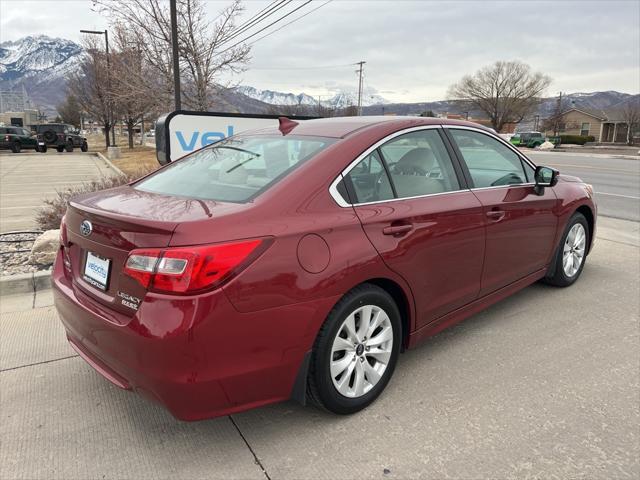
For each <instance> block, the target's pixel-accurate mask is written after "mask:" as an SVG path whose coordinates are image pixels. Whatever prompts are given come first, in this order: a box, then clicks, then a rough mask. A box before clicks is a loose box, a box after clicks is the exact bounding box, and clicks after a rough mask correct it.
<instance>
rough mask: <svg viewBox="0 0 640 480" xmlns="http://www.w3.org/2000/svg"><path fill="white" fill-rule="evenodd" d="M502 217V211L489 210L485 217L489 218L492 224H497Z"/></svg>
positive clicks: (503, 212) (503, 214)
mask: <svg viewBox="0 0 640 480" xmlns="http://www.w3.org/2000/svg"><path fill="white" fill-rule="evenodd" d="M504 216H505V211H504V210H489V211H488V212H487V217H489V218H490V219H491V220H493V221H494V222H499V221H500V220H502V219H503V218H504Z"/></svg>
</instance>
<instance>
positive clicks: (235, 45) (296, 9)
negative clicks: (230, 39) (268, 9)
mask: <svg viewBox="0 0 640 480" xmlns="http://www.w3.org/2000/svg"><path fill="white" fill-rule="evenodd" d="M311 2H312V0H307V1H306V2H304V3H303V4H302V5H300V6H299V7H296V8H294V9H293V10H291V11H290V12H289V13H287V14H286V15H283V16H282V17H280V18H278V19H277V20H275V21H273V22H271V23H270V24H269V25H267V26H266V27H263V28H261V29H260V30H258V31H257V32H255V33H252V34H251V35H249V36H247V37H245V38H243V39H242V40H240V41H239V42H237V43H234V44H233V45H231V46H230V47H228V48H225V49H224V50H222V51H220V52H218V55H220V54H222V53H224V52H227V51H229V50H231V49H233V48H235V47H237V46H238V45H240V44H242V43H245V42H246V41H247V40H249V39H250V38H252V37H255V36H256V35H258V34H259V33H260V32H263V31H265V30H266V29H267V28H269V27H271V26H272V25H275V24H276V23H278V22H280V21H281V20H284V19H285V18H287V17H288V16H289V15H292V14H294V13H295V12H297V11H298V10H300V9H301V8H303V7H305V6H306V5H307V4H309V3H311ZM327 3H328V2H327ZM291 23H293V22H291ZM276 31H277V30H276ZM272 33H273V32H272ZM266 36H267V35H264V36H262V37H260V38H258V39H257V40H255V41H253V42H252V43H250V45H253V44H254V43H256V42H257V41H258V40H260V39H262V38H264V37H266Z"/></svg>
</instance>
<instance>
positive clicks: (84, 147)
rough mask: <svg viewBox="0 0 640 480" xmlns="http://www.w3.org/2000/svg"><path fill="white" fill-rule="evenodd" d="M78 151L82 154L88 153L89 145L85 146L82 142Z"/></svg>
mask: <svg viewBox="0 0 640 480" xmlns="http://www.w3.org/2000/svg"><path fill="white" fill-rule="evenodd" d="M80 150H81V151H83V152H88V151H89V145H87V142H84V143H83V144H82V146H81V147H80Z"/></svg>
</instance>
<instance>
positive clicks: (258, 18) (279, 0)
mask: <svg viewBox="0 0 640 480" xmlns="http://www.w3.org/2000/svg"><path fill="white" fill-rule="evenodd" d="M291 2H292V0H276V1H274V2H271V3H270V4H269V5H268V6H267V7H266V8H263V9H262V10H261V11H260V12H258V13H257V14H256V15H254V16H253V17H251V18H250V19H249V20H247V21H246V22H245V23H243V24H242V25H240V26H239V27H238V28H236V29H235V30H233V31H232V32H231V33H230V34H229V35H228V36H227V37H225V38H223V39H222V40H221V41H220V44H219V45H224V44H225V43H228V42H229V41H230V40H233V39H234V38H236V37H238V36H239V35H240V34H242V33H244V32H246V31H247V30H250V29H251V28H253V27H255V26H256V25H258V24H259V23H260V22H262V21H264V20H266V19H267V18H268V17H270V16H271V15H273V14H274V13H276V12H277V11H278V10H280V9H282V8H283V7H286V6H287V5H288V4H290V3H291ZM274 4H276V5H274Z"/></svg>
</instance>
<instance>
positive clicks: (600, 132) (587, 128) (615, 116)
mask: <svg viewBox="0 0 640 480" xmlns="http://www.w3.org/2000/svg"><path fill="white" fill-rule="evenodd" d="M560 124H561V125H562V128H561V130H560V132H559V133H560V134H561V135H583V136H589V135H590V136H593V137H594V138H595V141H596V142H599V143H626V142H627V123H626V122H625V121H624V119H623V115H622V110H621V109H616V110H607V111H590V110H586V109H579V108H571V109H569V110H567V111H565V112H563V113H562V121H561V122H560ZM632 128H633V132H634V137H635V136H637V134H638V133H640V132H638V129H640V125H637V124H634V125H632ZM553 133H554V132H553V131H551V130H549V129H547V130H546V131H545V134H546V135H553Z"/></svg>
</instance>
